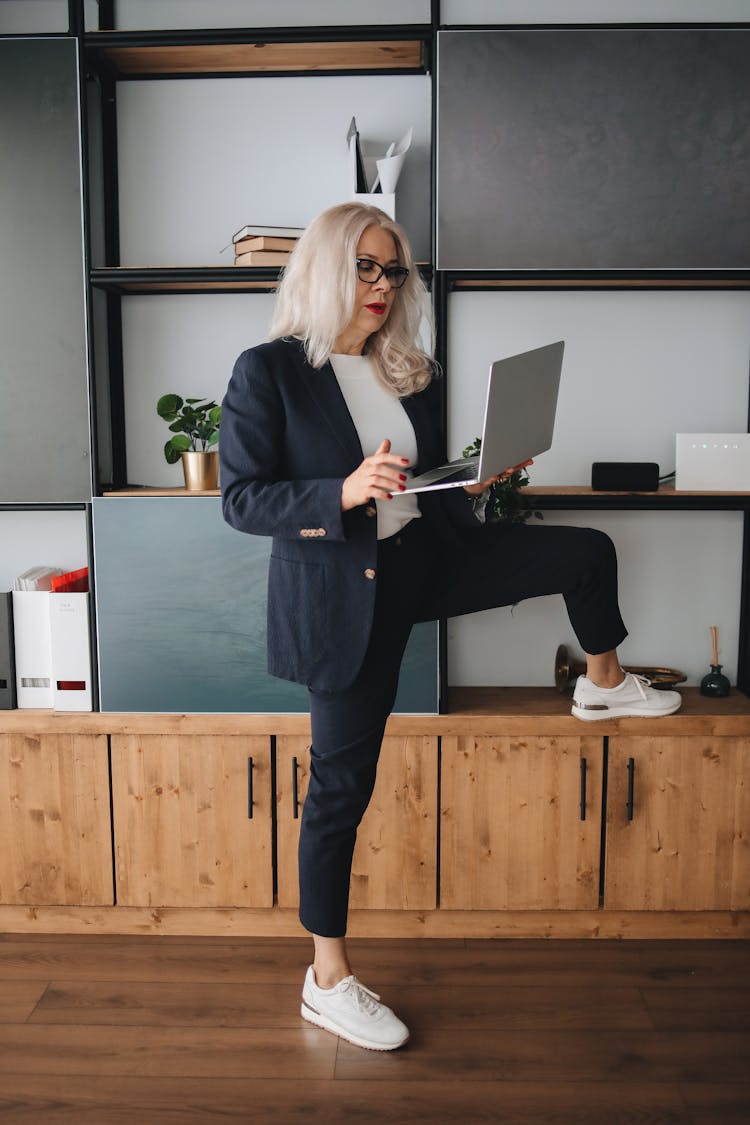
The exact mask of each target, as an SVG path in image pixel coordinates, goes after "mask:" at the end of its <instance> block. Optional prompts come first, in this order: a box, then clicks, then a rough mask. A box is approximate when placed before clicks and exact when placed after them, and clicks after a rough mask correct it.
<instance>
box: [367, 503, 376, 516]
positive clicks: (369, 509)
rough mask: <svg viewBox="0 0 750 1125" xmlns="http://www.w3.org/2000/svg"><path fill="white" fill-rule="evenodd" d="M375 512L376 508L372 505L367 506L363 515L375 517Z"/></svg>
mask: <svg viewBox="0 0 750 1125" xmlns="http://www.w3.org/2000/svg"><path fill="white" fill-rule="evenodd" d="M377 511H378V510H377V508H376V507H375V505H374V504H368V505H367V507H366V508H365V515H366V516H375V515H377Z"/></svg>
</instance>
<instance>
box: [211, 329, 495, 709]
mask: <svg viewBox="0 0 750 1125" xmlns="http://www.w3.org/2000/svg"><path fill="white" fill-rule="evenodd" d="M401 402H402V404H403V407H404V409H405V410H406V413H407V414H408V415H409V418H410V420H411V422H412V425H413V427H414V433H415V435H416V439H417V452H418V467H419V471H425V470H426V469H429V468H432V467H433V466H434V465H436V464H439V463H440V462H441V461H442V460H443V458H442V456H441V453H442V442H441V437H440V424H439V419H440V413H439V388H438V387H437V386H436V384H435V382H434V380H433V382H432V383H431V384H430V385H429V386H428V387H427V388H426V389H425V390H424V391H421V392H420V393H418V394H415V395H411V396H409V397H408V398H404V399H402V400H401ZM219 456H220V464H221V490H222V511H223V513H224V518H225V520H226V521H227V522H228V523H229V524H231V525H232V527H235V528H237V529H238V530H239V531H244V532H248V533H250V534H252V535H271V536H273V545H272V548H271V561H270V568H269V575H268V634H267V645H268V671H269V672H270V673H271V674H272V675H274V676H280V677H282V678H283V679H288V680H294V681H296V682H298V683H302V684H306V685H308V686H309V687H312V688H314V689H316V690H319V691H338V690H341V689H343V688H345V687H348V686H349V684H350V683H351V682H352V681H353V680H354V678H355V677H356V675H357V672H358V671H359V669H360V667H361V665H362V661H363V659H364V655H365V651H366V649H367V644H368V641H369V637H370V631H371V629H372V620H373V611H374V608H375V589H376V584H377V573H376V568H377V519H376V518H374V517H375V516H376V509H375V505H374V504H372V503H370V504H367V505H362V506H360V507H357V508H353V509H351V510H350V511H347V512H342V510H341V488H342V485H343V482H344V478H345V477H347V476H349V474H350V473H352V472H353V471H354V470H355V469H356V468H357V466H358V465H360V464H361V462H362V460H363V453H362V447H361V445H360V442H359V437H358V435H357V430H356V427H355V425H354V422H353V420H352V417H351V415H350V413H349V410H348V409H347V406H346V402H345V401H344V397H343V395H342V393H341V389H340V387H339V384H338V381H337V379H336V376H335V374H334V371H333V368H332V367H331V365H330V363H326V364H325V365H324V366H323V367H322V368H320V369H318V370H316V369H315V368H313V367H312V366H311V365H310V364H309V363H308V362H307V359H306V357H305V353H304V348H303V346H302V344H301V343H300V342H299V341H298V340H293V339H292V340H290V339H285V340H272V341H271V342H270V343H267V344H261V345H259V346H258V347H255V348H250V349H249V350H248V351H246V352H243V353H242V355H241V356H240V357H239V359H238V360H237V362H236V364H235V366H234V371H233V373H232V378H231V380H230V383H229V386H228V388H227V392H226V395H225V396H224V399H223V402H222V417H221V430H220V441H219ZM419 503H420V509H421V511H422V513H423V516H424V517H425V518H427V519H429V520H430V522H431V524H432V526H434V527H435V529H436V531H437V533H438V534H439V535H441V536H443V537H451V538H455V536H456V535H457V534H460V529H461V528H469V527H474V528H476V527H477V520H476V519H475V517H474V515H473V512H472V509H471V505H470V503H469V502H468V498H467V496H466V493H464V492H463V490H461V489H448V490H446V491H438V492H435V493H431V494H428V495H425V494H423V493H420V494H419Z"/></svg>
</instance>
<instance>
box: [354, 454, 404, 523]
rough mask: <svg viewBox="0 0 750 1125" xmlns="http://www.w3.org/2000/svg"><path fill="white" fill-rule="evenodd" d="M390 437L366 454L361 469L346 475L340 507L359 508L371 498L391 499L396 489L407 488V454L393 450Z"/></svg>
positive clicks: (397, 490) (401, 490) (400, 490)
mask: <svg viewBox="0 0 750 1125" xmlns="http://www.w3.org/2000/svg"><path fill="white" fill-rule="evenodd" d="M390 450H391V443H390V441H389V440H388V438H385V439H384V440H383V441H381V443H380V445H379V446H378V448H377V449H376V450H375V452H374V453H373V454H372V456H370V457H365V459H364V461H363V462H362V464H361V465H360V466H359V468H358V469H355V470H354V472H353V473H351V475H350V476H348V477H346V479H345V480H344V484H343V486H342V488H341V510H342V512H348V511H349V509H350V508H358V507H359V506H360V504H366V503H367V501H368V500H390V499H391V498H392V495H393V493H394V492H403V491H404V481H405V480H406V474H405V473H404V469H405V467H406V466H407V465H408V464H409V460H408V458H407V457H398V456H397V455H396V454H395V453H391V451H390Z"/></svg>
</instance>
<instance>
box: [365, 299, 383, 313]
mask: <svg viewBox="0 0 750 1125" xmlns="http://www.w3.org/2000/svg"><path fill="white" fill-rule="evenodd" d="M365 307H366V308H368V309H369V310H370V312H372V313H375V315H376V316H382V315H383V313H384V312H385V309H386V306H385V304H381V303H380V302H379V301H373V302H372V304H370V305H366V306H365Z"/></svg>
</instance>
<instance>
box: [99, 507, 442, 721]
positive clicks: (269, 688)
mask: <svg viewBox="0 0 750 1125" xmlns="http://www.w3.org/2000/svg"><path fill="white" fill-rule="evenodd" d="M270 548H271V541H270V539H265V538H261V537H258V536H254V535H242V534H241V533H239V532H237V531H235V530H233V529H232V528H230V527H229V526H228V525H227V524H226V523H225V522H224V520H223V518H222V515H221V507H220V502H219V500H218V499H217V498H214V497H197V496H195V497H134V498H132V499H131V498H127V497H123V498H118V499H114V498H111V499H107V498H103V499H96V500H94V554H95V561H96V601H97V619H98V633H99V669H100V690H101V709H102V711H137V712H141V711H143V712H149V711H159V712H241V713H246V712H253V711H256V712H261V713H263V712H274V711H280V712H288V711H303V712H304V711H307V691H306V690H305V688H303V687H301V686H300V685H299V684H292V683H288V682H287V681H285V680H279V679H275V678H274V677H273V676H269V675H268V673H267V672H266V624H265V623H266V577H267V570H268V556H269V553H270ZM395 710H396V711H402V712H428V713H429V712H435V711H436V710H437V625H436V624H434V623H431V622H430V623H427V624H424V625H418V626H417V627H416V628H415V629H414V632H413V634H412V637H411V640H410V642H409V647H408V649H407V652H406V656H405V657H404V663H403V666H402V670H401V683H400V687H399V693H398V697H397V699H396V707H395Z"/></svg>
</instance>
